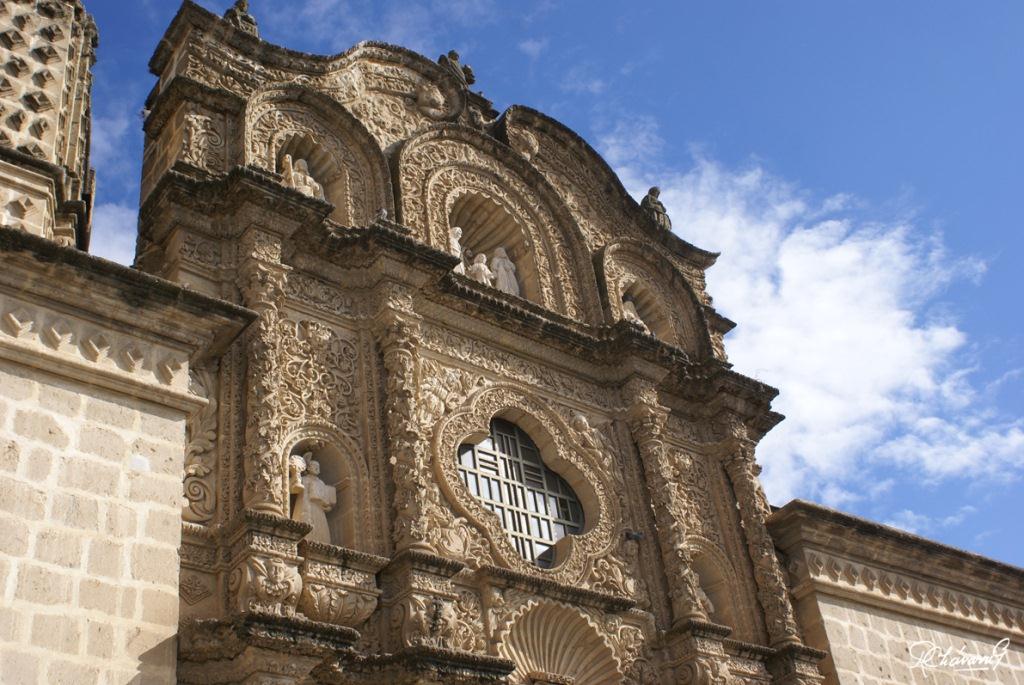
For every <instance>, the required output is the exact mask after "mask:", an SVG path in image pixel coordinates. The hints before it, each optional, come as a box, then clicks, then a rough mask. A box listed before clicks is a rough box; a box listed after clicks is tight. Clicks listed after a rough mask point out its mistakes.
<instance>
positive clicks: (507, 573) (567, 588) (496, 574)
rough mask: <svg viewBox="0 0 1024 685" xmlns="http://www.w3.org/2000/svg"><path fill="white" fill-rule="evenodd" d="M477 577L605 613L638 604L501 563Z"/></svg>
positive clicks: (626, 598)
mask: <svg viewBox="0 0 1024 685" xmlns="http://www.w3.org/2000/svg"><path fill="white" fill-rule="evenodd" d="M476 578H477V579H478V581H479V582H480V583H481V584H488V585H491V586H494V587H501V588H514V589H517V590H522V591H523V592H526V593H529V594H532V595H536V596H538V597H542V598H545V599H550V600H554V601H556V602H565V603H566V604H572V605H576V606H586V607H592V608H594V609H598V610H600V611H602V612H605V613H611V614H614V613H621V612H625V611H629V610H631V609H633V608H635V607H636V602H635V601H634V600H632V599H630V598H628V597H622V596H620V595H612V594H608V593H605V592H596V591H594V590H587V589H585V588H581V587H576V586H574V585H566V584H564V583H559V582H556V581H554V580H551V579H549V578H542V577H540V576H535V575H531V574H527V573H520V572H519V571H513V570H512V569H508V568H502V567H499V566H491V565H487V566H482V567H481V568H480V569H478V570H477V571H476Z"/></svg>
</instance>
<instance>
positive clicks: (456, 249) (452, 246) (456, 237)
mask: <svg viewBox="0 0 1024 685" xmlns="http://www.w3.org/2000/svg"><path fill="white" fill-rule="evenodd" d="M461 241H462V228H461V227H459V226H452V227H451V229H449V231H448V249H449V250H450V251H451V253H452V254H453V255H455V256H456V257H458V258H459V263H458V264H456V265H455V269H454V271H455V273H457V274H462V275H465V274H466V264H465V262H464V261H463V256H462V242H461Z"/></svg>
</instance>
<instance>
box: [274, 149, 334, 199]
mask: <svg viewBox="0 0 1024 685" xmlns="http://www.w3.org/2000/svg"><path fill="white" fill-rule="evenodd" d="M281 176H283V177H284V184H285V185H286V186H288V187H289V188H294V189H295V190H297V191H299V192H300V193H302V194H303V195H308V196H309V197H315V198H316V199H317V200H323V199H324V187H323V186H322V185H320V184H319V183H317V181H316V179H315V178H313V177H312V176H311V175H310V173H309V164H308V163H307V162H306V160H304V159H297V160H295V162H294V164H293V163H292V156H291V155H285V156H284V159H283V160H281Z"/></svg>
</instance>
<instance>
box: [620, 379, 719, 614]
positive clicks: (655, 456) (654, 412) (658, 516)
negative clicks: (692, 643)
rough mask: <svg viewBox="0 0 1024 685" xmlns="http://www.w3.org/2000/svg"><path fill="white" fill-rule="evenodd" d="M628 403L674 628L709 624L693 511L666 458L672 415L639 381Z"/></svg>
mask: <svg viewBox="0 0 1024 685" xmlns="http://www.w3.org/2000/svg"><path fill="white" fill-rule="evenodd" d="M626 397H627V399H628V404H629V406H630V408H629V412H628V419H629V428H630V431H631V432H632V434H633V440H634V441H636V445H637V449H638V450H639V452H640V459H641V461H642V462H643V466H644V476H645V478H646V480H647V488H648V491H649V492H650V495H651V498H652V500H653V508H654V518H655V527H656V528H657V531H658V537H659V538H660V542H661V545H660V546H661V553H662V560H663V562H664V564H665V573H666V574H667V576H668V579H669V595H670V597H671V599H672V611H673V615H674V617H675V622H676V623H679V622H681V621H684V620H687V619H697V620H701V621H707V620H708V617H707V614H706V613H705V611H704V608H703V606H702V604H701V601H700V592H699V591H700V586H699V583H698V580H697V576H696V574H695V573H694V572H693V560H692V559H691V556H690V552H689V548H688V547H687V544H686V543H687V532H688V531H687V530H686V512H687V511H690V510H692V509H693V506H694V505H693V503H692V502H689V501H684V495H685V492H686V491H685V490H684V489H682V488H676V487H674V473H673V469H672V465H671V463H670V460H669V459H668V458H667V455H666V452H665V442H664V432H665V423H666V421H667V419H668V410H667V409H666V408H665V407H663V406H661V404H660V403H659V402H658V396H657V391H655V390H654V388H653V387H651V386H650V385H649V384H646V383H643V382H642V381H639V380H637V379H634V380H632V381H630V382H629V383H628V384H627V386H626Z"/></svg>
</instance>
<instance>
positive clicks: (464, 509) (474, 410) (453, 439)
mask: <svg viewBox="0 0 1024 685" xmlns="http://www.w3.org/2000/svg"><path fill="white" fill-rule="evenodd" d="M505 411H514V412H517V413H521V414H525V415H527V416H529V417H530V418H531V423H532V425H529V424H528V428H530V430H531V431H533V432H535V433H537V436H535V439H537V440H543V441H547V440H550V441H552V444H553V448H552V450H551V456H552V457H554V458H555V459H557V461H555V462H551V463H549V464H548V466H549V467H550V468H555V469H558V468H562V469H572V470H573V471H575V472H576V473H577V474H579V477H580V478H581V479H582V482H583V483H586V486H587V487H588V488H590V489H591V491H592V493H593V494H592V497H591V498H590V499H589V501H590V502H591V503H592V506H591V508H590V509H589V510H587V512H586V515H587V517H588V520H589V521H590V522H591V523H590V524H589V525H588V530H587V531H586V532H584V533H583V534H581V535H572V536H569V537H567V538H564V540H565V541H566V544H567V552H566V554H565V560H564V562H563V563H561V564H560V565H558V566H556V567H555V568H552V569H544V570H541V569H538V568H537V567H536V566H534V565H533V564H531V563H529V562H526V561H525V560H524V559H523V558H522V557H521V556H520V555H519V553H518V552H517V551H516V550H515V549H514V548H513V546H512V544H511V542H510V540H509V538H508V536H507V535H506V534H505V532H504V530H503V529H502V527H501V525H500V523H499V521H498V519H497V517H496V516H495V515H494V514H493V513H492V512H490V511H488V510H486V509H485V508H484V506H483V505H482V504H481V503H480V502H479V500H477V499H476V498H475V497H474V496H473V495H472V494H470V492H469V491H468V489H467V488H466V486H465V484H464V483H463V482H462V479H461V478H460V477H459V475H458V469H457V467H456V463H455V460H456V458H457V454H458V446H459V445H460V444H461V443H462V442H463V441H465V440H466V439H467V438H468V437H469V436H471V435H486V434H487V432H488V431H489V424H490V420H491V418H492V417H494V416H495V415H498V414H500V413H501V412H505ZM432 445H433V455H432V458H433V467H434V469H433V472H434V477H435V478H437V480H438V482H439V483H440V484H441V488H442V490H443V492H444V495H445V497H446V498H447V500H448V501H449V502H450V503H451V504H452V506H453V507H454V508H455V510H456V511H457V512H458V513H459V514H461V515H462V516H465V517H466V519H467V520H468V521H470V522H471V523H472V524H474V525H475V526H476V527H477V529H478V530H479V531H480V532H481V533H482V534H483V536H484V537H485V538H486V539H487V541H488V542H489V544H490V546H491V550H492V551H493V552H494V554H495V556H496V557H497V558H498V559H500V561H501V563H502V564H503V565H505V566H507V567H509V568H512V569H515V570H519V571H521V572H525V573H543V574H544V575H547V576H550V577H552V578H553V579H557V580H558V581H559V582H564V583H567V584H575V583H578V582H580V581H582V580H583V579H584V578H583V576H584V574H585V572H586V570H587V567H588V562H589V561H590V560H591V559H593V558H595V557H597V556H600V555H603V554H604V553H605V552H606V551H607V550H608V549H609V547H610V545H611V542H612V539H613V536H614V531H615V530H616V528H615V523H614V522H615V521H616V520H617V517H618V512H619V506H618V501H617V498H616V497H614V496H612V492H613V486H612V484H611V483H610V482H608V480H607V476H606V475H605V471H604V469H603V468H602V464H601V462H597V461H595V458H596V455H595V454H594V452H593V451H589V452H588V451H586V450H583V449H581V448H580V446H579V444H578V443H577V442H576V440H575V437H574V433H573V431H572V430H571V429H570V428H569V427H568V426H567V425H566V424H565V423H564V422H563V421H562V419H561V418H560V417H559V416H558V415H557V413H556V412H554V411H553V410H552V409H551V408H550V407H549V406H547V405H546V404H543V403H541V402H540V401H539V400H537V399H536V398H534V397H531V396H529V395H527V394H525V393H523V392H522V391H520V390H518V389H517V388H514V387H512V386H508V385H494V386H489V387H487V388H484V389H482V390H479V391H477V392H476V393H475V394H474V395H473V396H471V397H470V398H469V402H468V403H466V404H465V405H464V406H462V407H460V408H459V409H458V410H456V411H455V412H452V413H450V414H448V415H447V416H445V417H444V418H442V419H441V421H439V422H438V424H437V427H436V428H435V430H434V438H433V443H432ZM578 494H580V493H578Z"/></svg>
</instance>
